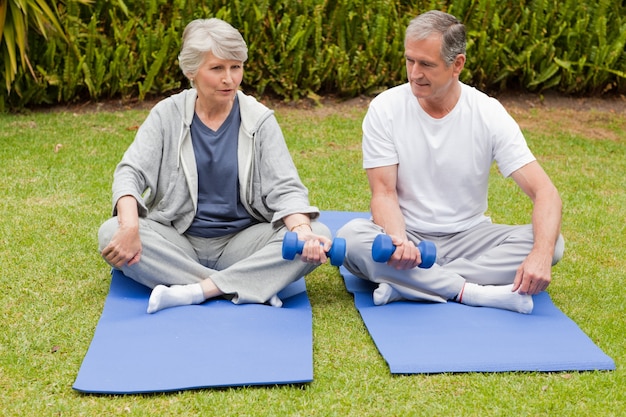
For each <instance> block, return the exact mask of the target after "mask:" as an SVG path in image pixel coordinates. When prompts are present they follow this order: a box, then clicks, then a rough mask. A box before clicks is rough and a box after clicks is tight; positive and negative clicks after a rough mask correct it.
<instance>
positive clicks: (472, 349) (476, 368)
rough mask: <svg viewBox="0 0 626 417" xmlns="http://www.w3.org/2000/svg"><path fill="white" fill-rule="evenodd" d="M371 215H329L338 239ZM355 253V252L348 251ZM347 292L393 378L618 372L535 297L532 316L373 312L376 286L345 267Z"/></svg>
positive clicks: (544, 298)
mask: <svg viewBox="0 0 626 417" xmlns="http://www.w3.org/2000/svg"><path fill="white" fill-rule="evenodd" d="M368 216H369V214H367V213H349V212H324V213H323V214H322V219H321V220H322V221H323V222H324V223H326V224H327V225H328V226H329V227H330V228H331V230H332V232H333V233H336V232H337V230H338V229H339V228H340V227H341V226H342V225H343V224H345V223H346V222H347V221H349V220H350V219H352V218H355V217H368ZM348 250H349V248H348ZM340 273H341V274H342V276H343V277H344V282H345V285H346V288H347V290H348V291H349V292H350V293H352V294H353V295H354V302H355V305H356V307H357V309H358V310H359V313H360V314H361V317H362V319H363V321H364V323H365V325H366V327H367V330H368V331H369V333H370V335H371V337H372V339H373V341H374V343H375V344H376V347H377V348H378V351H379V352H380V354H381V355H382V356H383V358H384V359H385V361H386V362H387V364H388V365H389V368H390V371H391V373H394V374H413V373H442V372H507V371H542V372H549V371H588V370H614V369H615V363H614V361H613V360H612V359H611V358H610V357H609V356H607V355H606V354H604V352H602V350H600V348H599V347H598V346H596V345H595V344H594V343H593V341H592V340H591V339H589V337H588V336H587V335H586V334H585V333H584V332H583V331H582V330H581V329H580V328H579V327H578V326H577V325H576V323H574V322H573V321H572V320H571V319H569V318H568V317H567V316H566V315H565V314H563V313H562V312H561V311H560V310H559V309H558V308H557V307H556V306H555V305H554V304H553V303H552V300H551V299H550V296H549V295H548V293H547V292H542V293H541V294H538V295H536V296H534V297H533V301H534V309H533V312H532V314H529V315H526V314H519V313H515V312H511V311H506V310H500V309H495V308H486V307H469V306H466V305H462V304H458V303H454V302H448V303H418V302H409V301H401V302H394V303H390V304H387V305H384V306H375V305H374V302H373V300H372V292H373V290H374V289H375V288H376V286H375V284H373V283H371V282H369V281H365V280H362V279H360V278H357V277H355V276H354V275H352V274H350V272H348V270H346V269H345V268H344V267H341V268H340Z"/></svg>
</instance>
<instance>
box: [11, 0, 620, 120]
mask: <svg viewBox="0 0 626 417" xmlns="http://www.w3.org/2000/svg"><path fill="white" fill-rule="evenodd" d="M11 1H15V0H8V2H9V3H10V2H11ZM33 1H34V2H38V3H39V2H41V3H44V1H43V0H33ZM81 3H83V2H78V1H65V2H63V3H59V4H58V9H57V14H58V22H59V26H60V28H61V31H57V32H55V33H51V34H49V35H48V37H47V38H44V37H43V36H42V35H41V31H33V30H28V45H29V48H30V49H29V53H28V56H29V57H30V63H31V67H32V68H33V71H32V72H31V71H30V69H29V68H28V67H27V66H26V65H23V64H24V62H22V65H21V66H19V65H15V66H12V65H13V64H12V62H7V59H8V58H7V56H8V55H7V54H5V55H0V59H2V60H3V65H0V68H2V69H3V71H4V75H5V79H7V78H6V77H7V71H8V70H7V68H13V69H14V78H11V80H10V82H9V81H7V89H6V90H1V91H0V110H7V109H17V108H21V107H26V106H29V105H36V104H44V103H50V104H54V103H67V102H73V101H83V100H100V99H106V98H122V99H130V98H138V99H140V100H142V99H144V98H146V97H147V96H150V95H161V94H165V93H168V92H171V91H174V90H177V89H180V88H183V87H185V86H187V85H188V84H187V82H186V80H185V78H184V76H183V75H182V73H181V72H180V70H179V68H178V65H177V55H178V51H179V48H180V41H181V39H180V38H181V35H182V31H183V29H184V27H185V25H186V24H187V23H188V22H189V21H191V20H192V19H195V18H205V17H219V18H221V19H224V20H226V21H228V22H230V23H231V24H233V26H235V27H237V28H238V29H239V30H240V31H241V32H242V34H243V36H244V39H246V41H247V43H248V46H249V49H250V53H249V55H250V59H249V61H248V63H246V75H245V78H244V88H245V89H246V90H247V91H250V92H254V93H256V94H259V95H261V94H272V95H277V96H279V97H282V98H284V99H285V100H297V99H300V98H303V97H311V98H315V97H317V95H320V94H334V95H338V96H345V97H352V96H356V95H359V94H371V93H375V92H377V91H380V90H382V89H385V88H387V87H389V86H392V85H396V84H399V83H402V82H404V81H405V72H404V62H403V37H404V29H405V27H406V24H407V23H408V21H409V20H410V18H412V17H413V16H415V15H417V14H419V13H421V12H424V11H427V10H431V9H439V10H444V11H447V12H449V13H452V14H454V15H456V16H457V17H459V18H460V19H461V20H462V21H463V22H464V23H465V24H466V26H467V29H468V52H467V53H468V59H467V64H466V69H465V70H464V72H463V73H462V75H461V77H462V80H463V81H465V82H467V83H470V84H472V85H476V86H477V87H479V88H482V89H487V90H492V91H494V90H504V89H513V88H514V89H523V90H527V91H534V92H542V91H545V90H554V91H557V92H561V93H568V94H601V93H606V92H619V93H624V92H626V54H625V53H624V46H625V44H626V6H625V5H624V3H623V2H614V1H611V0H593V1H591V0H585V1H575V0H535V1H512V0H508V1H496V0H452V1H433V0H431V1H410V2H409V1H406V0H396V1H390V0H336V1H333V2H331V1H327V0H272V1H270V0H259V1H250V0H214V1H194V0H190V1H186V0H171V1H168V0H142V1H136V0H126V1H125V2H124V1H123V0H108V1H107V0H93V2H92V3H91V4H90V5H85V4H81ZM3 4H7V3H6V2H5V3H3ZM0 17H2V16H1V13H0ZM0 21H2V19H0ZM9 29H11V27H7V26H4V27H3V30H2V32H4V33H6V32H7V30H9ZM12 39H13V41H14V39H15V35H14V36H13V38H7V37H6V36H5V37H4V39H0V41H1V42H2V45H0V46H5V50H7V51H8V50H9V49H6V45H9V44H10V43H11V40H12ZM16 60H19V57H17V58H16ZM16 62H17V61H16ZM33 75H34V76H33ZM9 87H10V88H9Z"/></svg>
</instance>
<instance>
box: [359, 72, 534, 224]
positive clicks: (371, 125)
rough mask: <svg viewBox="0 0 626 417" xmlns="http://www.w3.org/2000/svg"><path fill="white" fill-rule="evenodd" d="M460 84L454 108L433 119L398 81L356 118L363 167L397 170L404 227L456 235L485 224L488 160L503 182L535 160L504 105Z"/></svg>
mask: <svg viewBox="0 0 626 417" xmlns="http://www.w3.org/2000/svg"><path fill="white" fill-rule="evenodd" d="M461 86H462V89H461V96H460V98H459V101H458V103H457V104H456V106H455V107H454V109H453V110H452V111H451V112H450V113H448V114H447V115H446V116H445V117H443V118H441V119H435V118H433V117H431V116H430V115H428V114H427V113H426V112H425V111H424V110H423V109H422V107H421V106H420V104H419V102H418V100H417V98H416V97H415V96H414V95H413V93H412V92H411V88H410V85H409V84H403V85H400V86H397V87H394V88H391V89H389V90H387V91H385V92H383V93H382V94H380V95H379V96H377V97H376V98H375V99H374V100H372V102H371V103H370V107H369V110H368V112H367V115H366V116H365V119H364V120H363V167H364V168H366V169H367V168H375V167H381V166H389V165H396V164H397V165H398V181H397V192H398V198H399V202H400V208H401V210H402V212H403V214H404V217H405V222H406V225H407V229H408V230H412V231H415V232H422V233H456V232H460V231H464V230H467V229H469V228H471V227H473V226H475V225H476V224H478V223H480V222H483V221H485V220H488V218H487V217H486V216H485V211H486V210H487V191H488V182H489V171H490V168H491V165H492V163H493V162H494V161H495V162H496V163H497V165H498V168H499V170H500V172H501V173H502V175H504V176H505V177H508V176H509V175H511V173H513V172H514V171H516V170H517V169H519V168H521V167H522V166H524V165H526V164H528V163H530V162H532V161H534V160H535V157H534V156H533V154H532V153H531V151H530V149H529V148H528V145H527V144H526V140H525V139H524V136H523V135H522V132H521V130H520V128H519V126H518V124H517V123H516V122H515V120H513V118H512V117H511V116H510V115H509V114H508V112H507V111H506V110H505V108H504V107H503V106H502V105H501V104H500V103H499V102H498V101H497V100H496V99H494V98H491V97H489V96H487V95H486V94H484V93H482V92H480V91H478V90H476V89H475V88H473V87H470V86H468V85H465V84H461Z"/></svg>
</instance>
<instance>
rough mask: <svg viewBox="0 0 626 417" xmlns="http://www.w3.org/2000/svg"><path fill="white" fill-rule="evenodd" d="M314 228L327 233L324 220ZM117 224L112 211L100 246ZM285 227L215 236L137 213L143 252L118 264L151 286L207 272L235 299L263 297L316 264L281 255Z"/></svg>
mask: <svg viewBox="0 0 626 417" xmlns="http://www.w3.org/2000/svg"><path fill="white" fill-rule="evenodd" d="M311 225H312V228H313V231H314V233H316V234H318V235H322V236H326V237H328V238H330V237H331V233H330V230H329V229H328V227H326V225H324V224H322V223H320V222H318V221H312V222H311ZM117 229H118V221H117V217H113V218H111V219H109V220H107V221H106V222H105V223H104V224H103V225H102V226H101V227H100V230H99V231H98V241H99V245H100V251H101V252H102V250H103V249H104V248H105V247H106V245H108V243H109V241H110V240H111V238H112V237H113V235H114V233H115V232H116V231H117ZM286 231H287V230H286V228H285V227H284V226H279V227H276V226H273V225H272V224H271V223H258V224H255V225H253V226H250V227H248V228H246V229H244V230H242V231H241V232H238V233H234V234H231V235H227V236H222V237H217V238H200V237H194V236H187V235H181V234H179V233H178V232H177V231H176V229H174V227H171V226H165V225H163V224H161V223H158V222H155V221H153V220H148V219H145V218H140V219H139V236H140V238H141V244H142V252H141V259H140V261H139V262H138V263H136V264H134V265H132V266H128V265H125V266H123V267H122V268H121V271H122V272H123V273H124V275H126V276H128V277H130V278H132V279H133V280H135V281H137V282H139V283H141V284H143V285H146V286H147V287H150V288H154V287H156V286H157V285H159V284H163V285H168V286H169V285H177V284H178V285H184V284H193V283H197V282H200V281H202V280H204V279H206V278H211V280H212V281H213V282H214V283H215V285H216V286H217V287H218V288H219V289H220V291H222V292H223V293H224V294H226V296H227V297H228V298H231V297H232V301H233V302H234V303H236V304H243V303H265V302H267V301H268V300H269V299H270V298H271V297H272V296H273V295H275V294H277V293H278V292H279V291H281V290H282V289H283V288H285V287H286V286H287V285H289V284H290V283H292V282H294V281H296V280H297V279H299V278H300V277H302V276H304V275H306V274H308V273H310V272H311V271H313V270H314V269H315V268H316V267H317V265H314V264H310V263H305V262H302V261H300V260H299V259H298V258H297V257H296V259H295V260H293V261H289V260H285V259H283V257H282V242H283V236H284V235H285V232H286Z"/></svg>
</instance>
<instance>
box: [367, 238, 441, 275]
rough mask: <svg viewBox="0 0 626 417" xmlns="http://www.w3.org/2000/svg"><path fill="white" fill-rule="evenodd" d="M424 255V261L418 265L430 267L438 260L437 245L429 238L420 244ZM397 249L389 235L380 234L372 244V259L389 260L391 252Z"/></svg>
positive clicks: (419, 247)
mask: <svg viewBox="0 0 626 417" xmlns="http://www.w3.org/2000/svg"><path fill="white" fill-rule="evenodd" d="M417 249H419V251H420V254H421V256H422V263H421V264H419V265H418V267H420V268H430V267H431V266H433V265H434V264H435V260H437V247H436V246H435V244H434V243H433V242H431V241H429V240H422V241H421V242H420V243H419V244H418V245H417ZM395 250H396V247H395V245H394V244H393V242H392V241H391V238H390V237H389V236H388V235H383V234H381V235H378V236H376V239H374V243H373V244H372V259H374V261H376V262H381V263H382V262H387V261H388V260H389V258H391V254H393V252H394V251H395Z"/></svg>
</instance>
